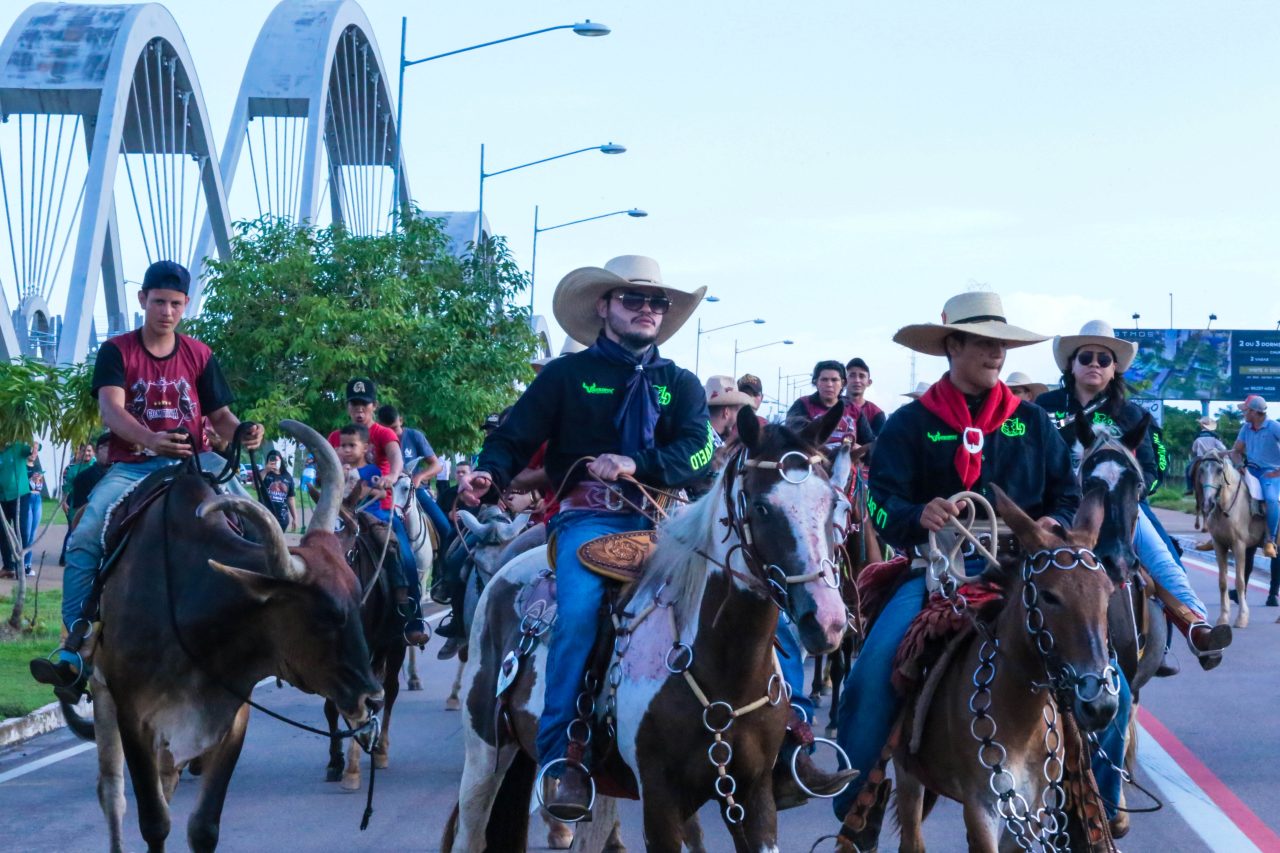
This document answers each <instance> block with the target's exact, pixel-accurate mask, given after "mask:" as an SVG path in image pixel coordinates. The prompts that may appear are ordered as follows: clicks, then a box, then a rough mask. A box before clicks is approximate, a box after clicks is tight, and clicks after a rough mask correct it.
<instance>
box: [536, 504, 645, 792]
mask: <svg viewBox="0 0 1280 853" xmlns="http://www.w3.org/2000/svg"><path fill="white" fill-rule="evenodd" d="M651 526H652V525H651V524H650V522H649V520H648V519H647V518H645V517H644V516H642V515H640V514H639V513H633V512H597V511H594V510H567V511H565V512H561V513H559V514H558V515H556V516H555V517H554V518H552V519H551V521H550V522H549V524H548V527H549V529H548V531H547V535H548V540H550V538H551V537H555V540H554V549H555V555H556V559H555V566H554V568H555V572H556V613H557V615H556V625H555V629H554V630H553V631H552V632H551V643H550V647H549V648H548V650H547V686H546V689H545V692H544V693H543V698H542V701H543V707H542V718H541V720H539V721H538V763H539V764H540V765H543V766H545V765H546V764H548V763H549V762H552V761H555V760H556V759H558V758H564V755H565V750H566V749H567V747H568V745H569V735H568V726H569V723H570V722H571V721H572V720H573V719H574V717H575V716H577V712H576V710H575V705H576V703H577V701H578V694H579V693H581V692H582V677H583V676H584V675H585V674H586V671H587V660H588V658H589V657H590V655H591V650H592V648H593V647H594V646H595V642H596V630H597V628H598V627H599V624H600V603H601V602H602V601H603V600H604V589H605V583H606V581H605V579H604V578H602V577H601V576H600V575H597V574H594V573H592V572H589V571H587V570H586V569H585V568H583V566H582V562H581V561H580V560H579V559H578V548H580V547H581V546H582V545H583V544H585V543H586V542H588V541H590V540H592V539H595V538H597V537H599V536H605V535H607V534H610V533H628V532H632V531H636V530H645V529H647V528H648V527H651ZM554 775H559V774H554Z"/></svg>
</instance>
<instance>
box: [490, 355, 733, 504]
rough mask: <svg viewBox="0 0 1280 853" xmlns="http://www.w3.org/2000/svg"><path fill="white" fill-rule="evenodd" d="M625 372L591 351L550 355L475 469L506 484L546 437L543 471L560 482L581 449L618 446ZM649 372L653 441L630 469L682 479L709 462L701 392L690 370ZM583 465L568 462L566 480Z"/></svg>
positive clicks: (643, 478)
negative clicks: (654, 400) (655, 411)
mask: <svg viewBox="0 0 1280 853" xmlns="http://www.w3.org/2000/svg"><path fill="white" fill-rule="evenodd" d="M630 376H631V368H628V367H627V366H626V365H621V364H613V363H611V362H608V361H605V360H604V359H603V358H600V357H599V356H597V355H596V354H595V353H593V352H590V351H585V352H579V353H575V354H573V355H566V356H562V357H560V358H557V359H555V360H554V361H552V362H551V363H549V364H548V365H547V366H546V367H544V368H542V372H541V373H540V374H538V378H536V379H534V380H533V384H531V385H530V386H529V388H528V390H526V391H525V392H524V395H523V396H521V397H520V399H519V400H517V401H516V404H515V406H513V407H512V409H511V414H510V415H509V416H508V417H507V420H506V421H505V422H504V423H503V424H502V426H500V427H498V428H497V429H496V430H494V431H493V432H492V433H491V434H490V435H489V437H488V438H487V439H485V442H484V449H483V450H481V451H480V459H479V461H478V462H477V463H476V470H479V471H485V472H487V473H489V474H490V475H491V476H492V477H493V479H494V481H495V482H496V483H497V484H498V486H499V487H500V488H504V489H505V488H506V487H507V484H508V483H510V482H511V478H512V477H514V476H515V475H516V474H518V473H520V471H522V470H524V467H525V465H527V464H528V462H529V458H530V457H531V456H533V454H534V451H536V450H537V449H538V448H539V447H540V446H541V445H542V443H543V442H544V441H545V442H547V463H546V468H547V475H548V476H550V478H551V482H552V483H553V484H554V485H555V487H556V488H559V487H560V484H561V482H563V481H564V479H565V475H566V474H567V473H569V469H570V467H571V466H572V465H573V463H574V462H576V461H577V460H578V459H580V458H581V457H583V456H599V455H601V454H602V453H621V452H622V450H621V447H620V437H619V435H618V430H617V428H616V427H615V426H614V425H613V418H614V415H615V414H616V413H617V411H618V407H619V406H620V405H622V398H623V395H624V393H625V391H626V387H627V380H628V379H629V378H630ZM650 378H651V379H652V381H653V385H654V389H655V390H656V391H657V394H658V407H659V415H658V425H657V427H656V428H655V430H654V446H653V448H651V449H649V450H642V451H640V452H638V453H636V454H634V455H633V458H634V459H635V462H636V475H635V476H636V479H637V480H639V481H640V482H642V483H647V484H650V485H654V486H664V487H665V486H673V487H674V486H681V485H683V484H684V483H686V482H688V481H690V480H692V479H694V478H695V477H697V476H698V475H699V474H701V473H702V472H703V471H704V469H706V467H707V466H708V465H709V464H710V463H711V454H712V442H711V422H710V419H709V417H708V415H707V400H706V395H705V393H704V392H703V390H702V384H701V383H700V382H698V378H697V377H696V376H694V375H693V374H692V373H690V372H689V371H687V370H685V369H684V368H682V367H677V366H676V365H674V364H670V365H667V366H666V367H661V368H658V369H656V370H654V371H651V372H650ZM585 468H586V466H585V464H584V465H579V466H578V467H576V468H574V470H573V473H572V477H571V478H570V483H571V484H572V483H576V482H577V481H579V480H581V479H582V478H583V476H584V474H585Z"/></svg>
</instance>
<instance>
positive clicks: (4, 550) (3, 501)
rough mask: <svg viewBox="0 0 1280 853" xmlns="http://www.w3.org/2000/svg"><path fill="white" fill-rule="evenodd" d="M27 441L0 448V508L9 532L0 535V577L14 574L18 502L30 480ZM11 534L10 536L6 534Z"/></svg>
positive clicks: (27, 492) (28, 491) (17, 549)
mask: <svg viewBox="0 0 1280 853" xmlns="http://www.w3.org/2000/svg"><path fill="white" fill-rule="evenodd" d="M30 455H31V444H30V443H28V442H23V441H18V442H14V443H13V444H10V445H9V446H7V447H6V448H5V449H4V450H0V511H3V512H4V520H5V521H6V522H7V523H8V524H9V532H8V533H3V534H0V556H3V558H4V572H3V573H0V577H5V578H12V577H17V573H18V564H19V562H21V561H20V560H19V557H18V555H19V552H20V550H21V549H20V548H19V547H15V546H16V545H17V542H18V541H20V540H18V539H17V537H18V536H19V535H20V532H19V531H20V527H19V519H18V504H19V503H20V502H21V501H22V496H23V495H28V494H30V493H31V481H30V480H28V479H27V457H28V456H30ZM10 534H12V535H10Z"/></svg>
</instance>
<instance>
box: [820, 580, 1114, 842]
mask: <svg viewBox="0 0 1280 853" xmlns="http://www.w3.org/2000/svg"><path fill="white" fill-rule="evenodd" d="M924 594H925V581H924V578H923V577H919V578H912V579H911V580H909V581H907V582H906V583H905V584H903V585H902V586H901V587H899V589H898V591H897V592H896V593H894V595H893V598H891V599H890V600H889V603H888V604H886V605H885V608H884V610H883V611H881V613H880V616H879V617H877V619H876V623H875V625H874V626H873V627H872V629H871V633H870V634H868V635H867V639H866V642H865V643H864V644H863V646H862V652H861V654H859V655H858V657H857V659H856V660H855V661H854V662H853V668H852V669H850V670H849V675H848V676H847V677H846V678H845V681H844V692H842V693H841V694H840V708H839V718H838V720H837V724H838V728H837V736H836V740H837V741H838V742H839V744H840V746H842V747H843V748H844V750H845V752H847V753H848V754H849V759H850V761H851V762H852V763H853V766H854V768H856V769H857V770H859V771H861V772H860V774H859V776H858V778H856V779H854V780H853V783H852V784H850V785H849V787H848V788H847V789H846V790H845V792H844V793H843V794H841V795H840V796H838V797H836V798H835V799H834V800H833V801H832V807H833V809H834V811H835V813H836V819H837V820H844V816H845V812H847V811H848V810H849V807H850V806H851V805H852V804H853V801H854V798H855V797H857V796H858V792H859V791H861V790H862V786H863V784H864V783H865V781H866V778H867V774H869V773H870V772H871V768H872V767H874V766H875V764H876V762H877V761H878V760H879V758H880V751H881V750H882V749H884V745H885V743H886V742H887V741H888V740H889V732H890V730H891V729H892V728H893V723H894V721H895V720H896V719H897V717H898V712H899V711H900V710H901V709H902V700H901V699H900V698H899V697H898V694H897V692H896V691H895V690H894V689H893V683H892V680H891V676H892V673H893V658H894V655H895V654H896V652H897V651H898V645H899V644H900V643H901V642H902V638H903V637H904V636H906V633H907V628H908V627H910V625H911V620H913V619H914V618H915V617H916V614H918V613H919V612H920V606H921V603H922V602H923V601H924ZM1112 664H1113V665H1114V664H1115V661H1114V660H1113V661H1112ZM1131 701H1132V700H1131V699H1130V695H1129V684H1128V682H1127V681H1126V680H1125V678H1124V675H1123V673H1122V674H1121V675H1120V709H1119V710H1118V711H1117V712H1116V718H1115V720H1114V721H1113V722H1112V724H1111V725H1110V726H1108V727H1107V729H1106V730H1105V731H1103V732H1101V733H1099V735H1098V741H1099V744H1100V745H1101V747H1102V749H1103V750H1104V751H1105V752H1106V753H1107V755H1108V756H1109V757H1112V758H1114V759H1115V763H1116V764H1122V763H1123V758H1124V748H1125V737H1126V735H1127V733H1128V728H1129V713H1130V706H1131ZM1093 772H1094V776H1095V777H1096V778H1097V780H1098V788H1099V790H1100V791H1101V792H1102V797H1103V800H1104V802H1105V803H1107V804H1108V805H1107V816H1108V817H1113V816H1114V815H1115V808H1114V803H1116V802H1117V800H1118V797H1119V795H1120V781H1121V780H1120V775H1119V774H1118V773H1117V772H1116V771H1115V770H1114V769H1113V768H1112V767H1111V766H1110V764H1108V763H1107V762H1104V761H1101V760H1099V759H1097V758H1095V759H1094V762H1093Z"/></svg>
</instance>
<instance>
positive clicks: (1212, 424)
mask: <svg viewBox="0 0 1280 853" xmlns="http://www.w3.org/2000/svg"><path fill="white" fill-rule="evenodd" d="M1196 423H1198V424H1200V426H1202V427H1204V428H1205V429H1217V428H1218V419H1217V418H1201V419H1200V420H1198V421H1196Z"/></svg>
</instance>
